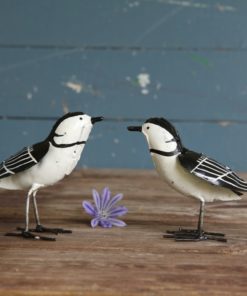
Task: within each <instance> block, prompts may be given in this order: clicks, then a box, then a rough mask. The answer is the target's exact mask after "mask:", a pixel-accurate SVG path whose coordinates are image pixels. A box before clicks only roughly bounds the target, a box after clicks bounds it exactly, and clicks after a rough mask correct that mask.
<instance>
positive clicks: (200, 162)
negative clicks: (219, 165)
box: [191, 157, 207, 173]
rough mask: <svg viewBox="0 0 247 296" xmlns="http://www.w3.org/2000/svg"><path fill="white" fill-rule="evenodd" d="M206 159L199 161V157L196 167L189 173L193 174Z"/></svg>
mask: <svg viewBox="0 0 247 296" xmlns="http://www.w3.org/2000/svg"><path fill="white" fill-rule="evenodd" d="M206 159H207V158H202V159H201V157H200V158H199V160H198V162H199V163H198V165H197V166H195V167H194V168H193V170H192V171H191V173H193V172H194V171H195V170H196V169H197V168H198V167H199V166H200V165H201V164H202V163H203V162H204V161H205V160H206Z"/></svg>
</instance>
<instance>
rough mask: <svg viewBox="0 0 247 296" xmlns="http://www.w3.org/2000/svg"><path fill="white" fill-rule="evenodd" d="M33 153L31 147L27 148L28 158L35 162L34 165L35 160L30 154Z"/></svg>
mask: <svg viewBox="0 0 247 296" xmlns="http://www.w3.org/2000/svg"><path fill="white" fill-rule="evenodd" d="M32 151H33V148H32V147H31V148H30V147H28V148H27V152H28V154H29V156H30V158H31V159H32V160H33V161H34V162H35V163H37V160H36V159H35V158H34V157H33V156H32V154H31V152H32Z"/></svg>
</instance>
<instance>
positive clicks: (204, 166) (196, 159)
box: [178, 150, 247, 194]
mask: <svg viewBox="0 0 247 296" xmlns="http://www.w3.org/2000/svg"><path fill="white" fill-rule="evenodd" d="M178 158H179V161H180V163H181V165H182V166H183V167H184V168H185V169H187V170H188V171H189V172H190V173H192V174H194V175H196V176H197V177H199V178H201V179H204V180H206V181H208V182H210V183H212V184H214V185H217V186H222V187H226V188H229V189H231V190H232V191H234V192H235V193H238V194H239V193H240V192H241V191H247V182H246V181H244V180H243V179H241V178H240V177H238V176H237V175H236V174H235V173H234V172H233V171H232V170H231V169H230V168H229V167H226V166H224V165H222V164H220V163H219V162H217V161H216V160H214V159H212V158H209V157H207V156H205V155H203V154H199V153H196V152H193V151H190V150H186V151H185V152H184V153H182V154H180V155H179V156H178Z"/></svg>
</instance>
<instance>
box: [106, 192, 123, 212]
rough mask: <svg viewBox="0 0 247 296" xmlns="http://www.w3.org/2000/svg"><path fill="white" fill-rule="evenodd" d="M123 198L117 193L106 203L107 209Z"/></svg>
mask: <svg viewBox="0 0 247 296" xmlns="http://www.w3.org/2000/svg"><path fill="white" fill-rule="evenodd" d="M122 198H123V194H122V193H119V194H117V195H115V196H114V197H113V198H112V199H111V200H110V201H109V203H108V205H107V209H108V210H110V209H111V208H112V207H113V206H114V205H115V204H116V203H117V202H119V201H120V200H121V199H122Z"/></svg>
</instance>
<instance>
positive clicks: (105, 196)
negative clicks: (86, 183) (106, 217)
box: [101, 187, 111, 209]
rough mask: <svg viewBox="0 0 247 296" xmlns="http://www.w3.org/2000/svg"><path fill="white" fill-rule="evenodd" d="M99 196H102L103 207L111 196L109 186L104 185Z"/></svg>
mask: <svg viewBox="0 0 247 296" xmlns="http://www.w3.org/2000/svg"><path fill="white" fill-rule="evenodd" d="M101 197H102V200H101V202H102V209H104V208H106V207H107V205H108V202H109V200H110V197H111V192H110V190H109V188H107V187H106V188H104V189H103V192H102V195H101Z"/></svg>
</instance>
